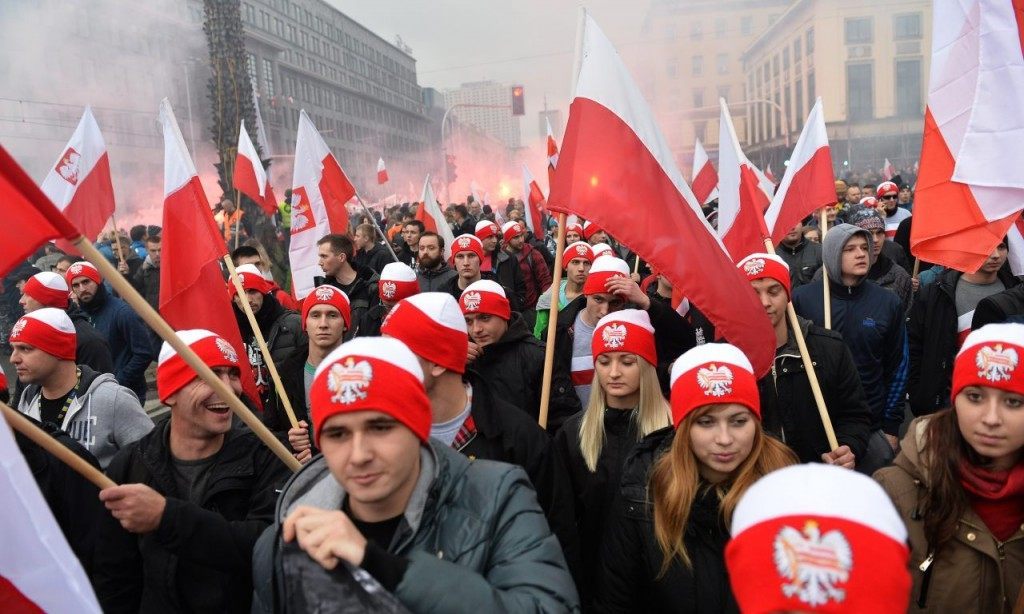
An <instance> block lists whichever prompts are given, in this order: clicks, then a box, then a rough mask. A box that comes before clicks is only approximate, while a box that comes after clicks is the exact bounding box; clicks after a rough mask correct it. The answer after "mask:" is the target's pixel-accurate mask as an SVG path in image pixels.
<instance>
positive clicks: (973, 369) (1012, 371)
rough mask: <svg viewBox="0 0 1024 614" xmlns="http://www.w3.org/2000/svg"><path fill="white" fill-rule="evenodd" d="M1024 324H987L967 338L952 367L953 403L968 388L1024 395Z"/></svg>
mask: <svg viewBox="0 0 1024 614" xmlns="http://www.w3.org/2000/svg"><path fill="white" fill-rule="evenodd" d="M1022 357H1024V324H987V325H985V326H982V327H981V328H979V329H978V330H976V331H973V332H972V333H971V334H969V335H967V338H966V339H965V340H964V344H963V345H962V346H961V347H960V351H959V352H958V353H957V355H956V361H955V362H954V363H953V388H952V393H953V394H952V395H951V396H950V398H951V399H956V397H957V395H958V394H960V392H961V391H962V390H963V389H964V388H966V387H968V386H985V387H988V388H998V389H1000V390H1005V391H1007V392H1013V393H1016V394H1024V368H1021V369H1020V370H1019V371H1018V370H1017V369H1018V368H1019V365H1020V361H1021V358H1022Z"/></svg>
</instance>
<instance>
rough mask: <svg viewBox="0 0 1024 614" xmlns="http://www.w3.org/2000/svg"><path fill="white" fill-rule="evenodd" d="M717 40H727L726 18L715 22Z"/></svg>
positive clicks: (720, 18)
mask: <svg viewBox="0 0 1024 614" xmlns="http://www.w3.org/2000/svg"><path fill="white" fill-rule="evenodd" d="M715 38H725V18H724V17H719V18H718V19H716V20H715Z"/></svg>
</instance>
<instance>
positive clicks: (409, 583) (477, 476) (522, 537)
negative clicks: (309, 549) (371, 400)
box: [253, 440, 579, 614]
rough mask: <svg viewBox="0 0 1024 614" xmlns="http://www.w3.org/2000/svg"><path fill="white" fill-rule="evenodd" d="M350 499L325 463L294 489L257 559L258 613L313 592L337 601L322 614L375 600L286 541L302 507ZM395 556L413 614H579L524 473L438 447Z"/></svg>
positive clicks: (424, 454) (425, 456) (314, 465)
mask: <svg viewBox="0 0 1024 614" xmlns="http://www.w3.org/2000/svg"><path fill="white" fill-rule="evenodd" d="M344 498H345V492H344V489H343V488H342V486H341V485H340V484H339V483H338V482H337V481H336V480H335V479H334V476H333V475H331V472H330V470H329V469H328V467H327V462H326V460H325V459H324V457H323V456H320V457H317V458H315V459H313V461H312V462H310V463H309V464H307V465H306V466H305V467H303V468H302V469H301V470H300V471H299V472H298V473H297V474H295V476H294V477H293V478H292V479H291V480H290V481H289V482H288V483H287V484H286V485H285V487H284V489H283V490H282V492H281V496H280V497H279V499H278V503H277V511H276V514H275V523H274V525H272V526H271V527H269V528H268V529H267V530H266V531H265V532H264V533H263V535H262V536H261V537H260V539H259V541H258V542H257V544H256V548H255V550H254V552H253V584H254V586H255V589H256V591H255V596H254V599H253V612H286V613H287V612H298V611H300V610H302V609H303V608H304V607H305V604H306V603H307V600H308V598H309V595H311V594H317V595H328V596H329V597H328V598H329V599H331V600H332V601H331V602H330V603H329V604H327V603H320V604H318V605H320V606H322V611H328V610H329V611H359V610H357V609H356V607H357V606H359V605H360V604H362V603H366V602H367V601H366V600H367V597H368V595H367V594H366V593H365V592H363V593H361V594H359V593H358V592H357V591H354V590H352V588H351V587H352V584H353V581H352V574H351V573H350V572H349V570H348V569H346V568H343V566H339V567H338V568H336V569H335V570H333V571H331V572H326V571H323V570H322V568H319V566H315V567H311V566H309V565H308V561H309V556H308V555H307V554H306V553H305V552H303V551H301V550H298V549H296V548H290V547H288V546H286V545H285V544H283V542H282V540H281V523H282V522H283V521H284V519H285V517H286V516H287V515H288V513H289V512H290V511H291V510H292V509H293V508H294V507H295V506H296V505H300V504H301V505H311V506H314V507H319V508H323V509H341V504H342V502H343V501H344ZM387 552H388V553H389V554H391V555H397V556H398V557H401V558H402V559H404V561H405V562H406V566H405V571H404V573H403V574H402V576H401V579H400V580H398V583H397V585H396V586H395V587H394V591H393V593H394V596H395V597H397V598H398V600H399V601H400V602H401V603H402V604H403V605H405V607H407V608H408V609H409V610H410V611H413V612H445V613H448V612H451V613H459V612H466V613H472V614H479V613H481V612H573V611H578V609H579V602H578V598H577V596H576V589H575V587H574V586H573V583H572V578H571V577H570V575H569V572H568V571H567V570H566V566H565V559H564V558H563V556H562V552H561V550H560V548H559V545H558V540H557V539H555V537H554V535H552V534H551V531H550V529H549V528H548V524H547V521H546V520H545V519H544V515H543V513H542V512H541V509H540V506H539V505H538V504H537V497H536V494H535V493H534V491H533V488H531V487H530V483H529V480H528V479H527V477H526V474H525V473H524V472H523V470H522V469H521V468H519V467H515V466H512V465H507V464H505V463H495V462H491V461H483V460H470V459H468V458H466V457H464V456H462V455H461V454H459V453H458V452H456V451H455V450H452V449H451V448H448V447H446V446H444V445H443V444H441V443H438V442H437V441H433V440H431V442H430V444H429V445H425V446H423V447H421V448H420V475H419V478H418V481H417V483H416V486H415V488H414V490H413V493H412V496H411V497H410V499H409V503H408V505H407V507H406V510H405V513H404V515H403V518H402V519H401V521H400V522H399V526H398V529H397V530H396V532H395V535H394V537H393V539H392V541H391V544H390V545H389V546H388V547H387ZM317 568H319V569H317ZM368 571H370V570H368ZM298 573H301V574H302V576H301V578H298V577H297V576H296V574H298ZM360 575H361V574H360ZM370 575H373V573H372V571H370ZM363 585H364V586H365V583H363ZM371 597H372V598H379V596H378V595H372V596H371ZM371 607H372V606H371ZM367 611H374V610H372V609H371V610H367Z"/></svg>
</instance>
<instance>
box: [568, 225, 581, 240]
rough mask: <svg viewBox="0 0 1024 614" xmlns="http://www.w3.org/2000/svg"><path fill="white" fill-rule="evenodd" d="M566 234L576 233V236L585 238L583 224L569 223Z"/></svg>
mask: <svg viewBox="0 0 1024 614" xmlns="http://www.w3.org/2000/svg"><path fill="white" fill-rule="evenodd" d="M565 232H566V234H568V233H570V232H575V233H576V234H578V235H579V236H581V237H582V236H583V224H580V223H579V222H569V223H567V224H566V225H565Z"/></svg>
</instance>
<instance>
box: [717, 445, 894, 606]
mask: <svg viewBox="0 0 1024 614" xmlns="http://www.w3.org/2000/svg"><path fill="white" fill-rule="evenodd" d="M730 532H731V534H732V539H731V540H730V541H729V543H728V545H727V546H726V548H725V564H726V567H727V568H728V570H729V581H730V584H731V585H732V592H733V594H734V595H735V596H736V602H737V604H738V605H739V607H740V610H741V611H743V612H744V613H745V614H768V613H769V612H837V613H838V612H872V613H873V614H896V613H897V612H905V611H906V609H907V603H909V601H910V587H911V580H910V573H909V572H908V571H907V563H908V561H909V559H910V551H909V550H908V549H907V546H906V540H907V529H906V527H905V526H904V524H903V521H902V520H901V519H900V515H899V513H897V511H896V508H895V507H894V506H893V504H892V501H891V500H890V499H889V496H888V495H887V494H886V493H885V491H884V490H883V489H882V487H881V486H879V485H878V484H877V483H876V482H875V481H874V480H872V479H871V478H869V477H867V476H865V475H861V474H860V473H857V472H856V471H850V470H849V469H843V468H841V467H836V466H834V465H824V464H820V463H811V464H806V465H794V466H791V467H786V468H785V469H779V470H778V471H773V472H772V473H769V474H768V475H766V476H764V477H762V478H761V479H760V480H758V481H757V482H755V483H754V485H753V486H751V487H750V488H749V489H748V490H747V492H745V493H744V494H743V497H741V498H740V501H739V503H738V504H737V505H736V511H735V512H734V513H733V515H732V527H731V531H730Z"/></svg>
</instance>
